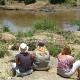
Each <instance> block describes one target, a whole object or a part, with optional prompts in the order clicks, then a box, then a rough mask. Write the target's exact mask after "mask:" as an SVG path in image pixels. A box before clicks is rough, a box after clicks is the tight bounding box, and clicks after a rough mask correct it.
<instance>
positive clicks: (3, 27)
mask: <svg viewBox="0 0 80 80" xmlns="http://www.w3.org/2000/svg"><path fill="white" fill-rule="evenodd" d="M2 29H3V32H10V29H9V26H8V25H7V24H5V25H3V26H2Z"/></svg>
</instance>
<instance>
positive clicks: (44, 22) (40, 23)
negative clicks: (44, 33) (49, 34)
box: [34, 18, 58, 31]
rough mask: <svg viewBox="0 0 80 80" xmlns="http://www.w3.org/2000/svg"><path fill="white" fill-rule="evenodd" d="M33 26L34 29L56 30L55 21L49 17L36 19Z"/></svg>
mask: <svg viewBox="0 0 80 80" xmlns="http://www.w3.org/2000/svg"><path fill="white" fill-rule="evenodd" d="M34 28H35V29H36V30H50V31H56V30H58V27H57V23H56V22H54V21H53V20H51V19H50V18H44V19H41V20H37V21H36V22H35V24H34Z"/></svg>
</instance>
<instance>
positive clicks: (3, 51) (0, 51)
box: [0, 42, 9, 57]
mask: <svg viewBox="0 0 80 80" xmlns="http://www.w3.org/2000/svg"><path fill="white" fill-rule="evenodd" d="M5 55H9V52H8V51H7V48H6V46H5V45H4V44H3V43H2V42H0V57H4V56H5Z"/></svg>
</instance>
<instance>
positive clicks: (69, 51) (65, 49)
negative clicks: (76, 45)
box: [62, 44, 71, 55]
mask: <svg viewBox="0 0 80 80" xmlns="http://www.w3.org/2000/svg"><path fill="white" fill-rule="evenodd" d="M62 54H66V55H69V54H71V46H70V45H69V44H66V45H65V47H64V48H63V51H62Z"/></svg>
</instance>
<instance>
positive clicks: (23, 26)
mask: <svg viewBox="0 0 80 80" xmlns="http://www.w3.org/2000/svg"><path fill="white" fill-rule="evenodd" d="M48 17H49V18H51V19H52V20H55V21H57V23H58V26H59V27H60V28H63V29H65V30H72V31H76V30H77V29H78V27H79V26H77V25H70V23H72V22H73V21H75V20H79V19H80V10H64V11H63V10H58V11H55V12H51V13H50V12H27V11H15V10H14V11H6V10H0V26H3V25H6V24H7V25H8V26H9V28H10V29H11V30H13V31H15V32H16V31H18V30H23V31H28V30H30V29H31V28H32V27H33V25H34V22H35V21H36V20H38V19H42V18H48Z"/></svg>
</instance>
